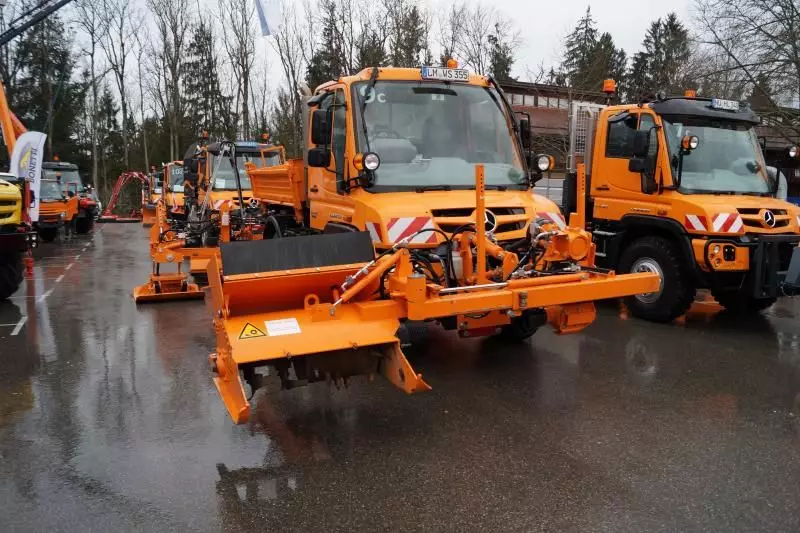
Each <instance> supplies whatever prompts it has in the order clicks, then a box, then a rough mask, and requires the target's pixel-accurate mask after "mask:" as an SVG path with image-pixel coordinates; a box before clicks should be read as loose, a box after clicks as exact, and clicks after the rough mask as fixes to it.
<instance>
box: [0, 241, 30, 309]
mask: <svg viewBox="0 0 800 533" xmlns="http://www.w3.org/2000/svg"><path fill="white" fill-rule="evenodd" d="M24 274H25V267H24V265H23V264H22V254H20V253H18V252H4V253H2V254H0V300H5V299H7V298H9V297H10V296H11V295H12V294H14V293H15V292H17V289H19V286H20V285H21V284H22V279H23V277H24Z"/></svg>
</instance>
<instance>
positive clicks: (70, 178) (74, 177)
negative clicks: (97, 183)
mask: <svg viewBox="0 0 800 533" xmlns="http://www.w3.org/2000/svg"><path fill="white" fill-rule="evenodd" d="M59 176H61V183H77V184H78V192H79V193H82V192H84V186H83V181H82V180H81V175H80V173H79V172H78V171H77V170H55V169H51V168H45V169H42V178H43V179H46V180H53V183H55V182H56V180H58V177H59ZM42 185H44V182H43V183H42ZM72 190H73V191H74V190H75V189H72Z"/></svg>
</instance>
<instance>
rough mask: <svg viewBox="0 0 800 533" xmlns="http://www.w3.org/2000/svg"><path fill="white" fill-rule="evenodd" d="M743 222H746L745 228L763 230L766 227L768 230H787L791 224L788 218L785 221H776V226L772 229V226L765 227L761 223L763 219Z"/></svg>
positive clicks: (748, 219) (749, 219)
mask: <svg viewBox="0 0 800 533" xmlns="http://www.w3.org/2000/svg"><path fill="white" fill-rule="evenodd" d="M742 222H744V225H745V226H750V227H751V228H762V229H763V228H765V227H766V228H767V229H772V228H785V227H786V226H788V225H789V224H790V222H789V219H788V218H786V219H783V220H776V221H775V225H774V226H771V227H770V226H765V225H764V224H763V223H762V222H761V219H760V218H743V219H742Z"/></svg>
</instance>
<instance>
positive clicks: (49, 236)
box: [39, 228, 58, 242]
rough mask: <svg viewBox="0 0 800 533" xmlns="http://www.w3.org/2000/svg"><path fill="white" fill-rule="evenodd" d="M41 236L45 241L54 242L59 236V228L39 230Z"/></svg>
mask: <svg viewBox="0 0 800 533" xmlns="http://www.w3.org/2000/svg"><path fill="white" fill-rule="evenodd" d="M39 237H41V238H42V240H43V241H44V242H53V241H54V240H56V237H58V228H45V229H40V230H39Z"/></svg>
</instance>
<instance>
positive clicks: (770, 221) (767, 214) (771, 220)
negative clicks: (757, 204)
mask: <svg viewBox="0 0 800 533" xmlns="http://www.w3.org/2000/svg"><path fill="white" fill-rule="evenodd" d="M763 217H764V222H766V224H767V226H769V227H770V228H774V227H775V214H774V213H773V212H772V211H769V210H767V211H764V215H763Z"/></svg>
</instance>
